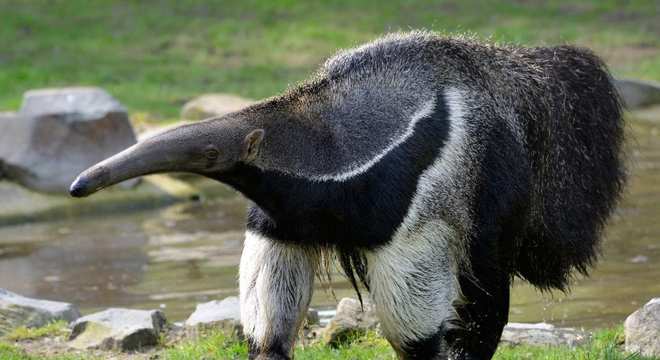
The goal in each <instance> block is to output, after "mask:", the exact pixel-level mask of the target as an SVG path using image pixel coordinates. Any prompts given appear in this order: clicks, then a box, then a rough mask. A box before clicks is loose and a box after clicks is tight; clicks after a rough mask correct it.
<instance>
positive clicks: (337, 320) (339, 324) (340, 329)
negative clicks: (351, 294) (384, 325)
mask: <svg viewBox="0 0 660 360" xmlns="http://www.w3.org/2000/svg"><path fill="white" fill-rule="evenodd" d="M363 305H364V309H363V308H362V306H360V302H359V301H358V300H356V299H353V298H343V299H341V300H340V301H339V305H337V313H336V314H335V317H334V318H332V320H330V322H329V323H328V325H327V326H326V327H325V328H324V329H323V331H322V333H321V341H322V342H323V343H325V344H326V345H330V346H332V347H337V346H339V345H342V344H346V343H348V342H350V341H351V340H353V339H355V338H356V337H359V336H361V335H363V334H364V333H365V332H366V331H367V330H373V329H376V328H377V327H378V318H377V316H376V311H375V307H374V305H373V304H371V303H369V302H366V301H364V302H363Z"/></svg>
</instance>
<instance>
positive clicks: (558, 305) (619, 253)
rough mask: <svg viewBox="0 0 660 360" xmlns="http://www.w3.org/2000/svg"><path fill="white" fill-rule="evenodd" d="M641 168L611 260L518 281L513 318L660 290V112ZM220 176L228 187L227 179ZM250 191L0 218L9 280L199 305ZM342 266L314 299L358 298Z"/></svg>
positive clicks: (636, 162)
mask: <svg viewBox="0 0 660 360" xmlns="http://www.w3.org/2000/svg"><path fill="white" fill-rule="evenodd" d="M629 132H630V133H631V134H632V135H633V136H631V137H630V139H631V141H630V146H629V148H630V149H629V157H630V159H631V161H630V162H631V165H630V167H631V172H632V176H631V179H630V182H629V186H628V189H627V193H626V196H625V199H624V201H623V202H622V203H621V205H620V207H619V209H618V210H617V213H616V215H615V216H614V218H613V219H612V221H611V223H610V225H609V227H608V229H607V232H606V236H605V239H604V246H603V252H602V256H601V260H600V261H599V263H598V265H597V267H596V268H595V270H594V271H592V273H591V276H590V277H588V278H584V277H579V278H577V279H576V280H575V281H574V283H573V286H572V289H571V292H570V293H568V294H563V293H561V292H553V293H540V292H538V291H536V290H534V289H533V288H531V287H530V286H528V285H526V284H525V283H524V282H523V281H517V282H516V284H515V286H514V290H513V295H512V302H511V317H510V318H511V321H524V322H538V321H546V322H550V323H554V324H558V325H563V326H576V327H585V328H595V327H603V326H609V325H613V324H617V323H620V322H621V321H622V320H623V319H625V317H626V316H627V315H628V314H629V313H631V312H632V311H634V310H635V309H636V308H638V307H639V306H641V305H642V304H644V303H645V302H646V301H648V300H649V299H650V298H652V297H654V296H660V266H659V265H658V264H660V134H659V132H660V122H654V121H634V122H631V126H630V129H629ZM218 186H221V185H218ZM246 206H247V205H246V201H245V200H244V199H243V198H242V197H241V196H240V195H238V194H230V195H227V196H223V197H220V198H215V199H213V200H211V201H205V202H199V203H182V204H176V205H173V206H170V207H167V208H162V209H159V210H150V211H136V212H128V213H123V214H114V215H110V216H108V215H106V216H97V217H91V216H89V217H83V218H70V219H65V220H58V221H50V222H40V223H32V224H25V225H14V226H4V227H0V287H2V288H7V289H9V290H12V291H15V292H17V293H20V294H24V295H26V296H32V297H37V298H47V299H57V300H65V301H69V302H73V303H76V304H78V305H79V306H80V307H81V309H82V311H83V312H85V313H87V312H91V311H94V310H97V309H101V308H106V307H136V308H162V309H164V311H165V312H166V314H167V316H168V317H169V319H170V320H172V321H180V320H184V319H185V318H186V317H187V316H188V315H189V314H190V313H191V312H192V311H193V310H194V307H195V305H196V304H197V303H199V302H204V301H209V300H212V299H218V298H223V297H226V296H230V295H236V293H237V267H238V261H239V256H240V252H241V247H242V239H243V229H244V225H243V223H244V218H245V209H246ZM353 295H354V294H353V291H352V290H351V288H350V286H349V285H348V284H347V282H346V281H345V280H344V279H343V278H342V277H341V276H339V275H336V276H334V282H332V283H331V284H330V286H328V285H323V284H318V282H317V290H316V292H315V295H314V299H313V305H314V306H317V307H321V308H323V307H332V306H334V305H335V304H336V299H339V298H341V297H343V296H353Z"/></svg>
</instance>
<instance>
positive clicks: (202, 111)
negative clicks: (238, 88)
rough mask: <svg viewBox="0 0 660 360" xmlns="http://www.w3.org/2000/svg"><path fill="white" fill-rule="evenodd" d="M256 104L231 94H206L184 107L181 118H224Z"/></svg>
mask: <svg viewBox="0 0 660 360" xmlns="http://www.w3.org/2000/svg"><path fill="white" fill-rule="evenodd" d="M252 104H254V100H250V99H245V98H242V97H240V96H236V95H230V94H205V95H201V96H199V97H196V98H194V99H192V100H190V101H188V102H187V103H186V104H185V105H183V109H182V110H181V118H183V119H185V120H202V119H206V118H211V117H216V116H222V115H225V114H229V113H232V112H234V111H238V110H241V109H243V108H245V107H247V106H249V105H252Z"/></svg>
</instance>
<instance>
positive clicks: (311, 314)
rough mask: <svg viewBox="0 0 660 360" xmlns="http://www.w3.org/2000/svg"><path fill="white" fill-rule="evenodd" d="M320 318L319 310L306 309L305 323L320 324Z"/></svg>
mask: <svg viewBox="0 0 660 360" xmlns="http://www.w3.org/2000/svg"><path fill="white" fill-rule="evenodd" d="M320 324H321V318H320V317H319V312H318V311H317V310H316V309H308V310H307V325H320Z"/></svg>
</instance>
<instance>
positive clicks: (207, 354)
mask: <svg viewBox="0 0 660 360" xmlns="http://www.w3.org/2000/svg"><path fill="white" fill-rule="evenodd" d="M49 328H50V329H51V330H48V331H46V330H44V333H46V334H47V333H51V334H52V332H53V331H57V330H56V329H57V327H55V326H53V327H50V326H49ZM60 329H61V327H60ZM157 354H158V356H159V358H160V359H167V360H197V359H205V360H226V359H246V358H247V345H246V344H245V342H242V341H239V340H237V339H236V338H235V337H233V336H228V335H226V334H224V333H222V332H219V331H213V330H211V331H206V332H204V333H203V334H202V335H200V337H199V338H197V339H194V340H184V341H182V342H180V343H177V344H175V345H169V346H167V347H166V348H164V349H162V350H159V351H158V352H157ZM295 358H296V359H304V360H330V359H351V360H371V359H378V360H386V359H387V360H394V359H396V355H395V353H394V351H393V350H392V348H391V347H390V345H389V344H388V342H387V341H386V340H385V339H383V338H382V337H380V336H378V335H377V334H376V333H374V332H369V333H367V334H366V335H364V336H362V337H359V338H356V339H354V340H353V341H351V342H349V345H343V346H339V347H337V348H331V347H328V346H324V345H321V344H313V345H308V346H298V347H297V348H296V350H295ZM0 359H3V360H4V359H7V360H38V359H48V360H82V359H92V358H91V357H81V356H79V355H58V356H55V357H47V356H46V357H38V356H30V355H27V354H26V353H25V352H24V351H23V350H21V349H20V348H18V347H17V346H15V345H10V344H6V343H0ZM494 359H495V360H521V359H522V360H525V359H530V360H659V359H660V358H653V357H643V356H640V355H638V354H629V353H625V352H624V351H623V327H618V328H614V329H606V330H600V331H597V332H595V333H594V335H593V337H592V340H591V341H590V342H589V343H588V344H586V345H583V346H578V347H575V348H569V347H566V346H508V345H501V346H500V347H499V349H498V351H497V353H496V354H495V357H494Z"/></svg>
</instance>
